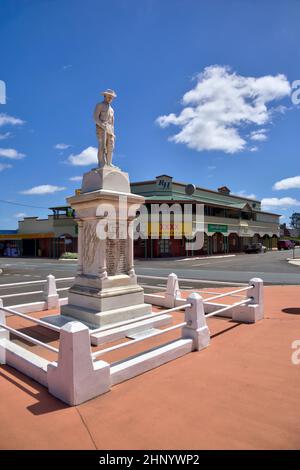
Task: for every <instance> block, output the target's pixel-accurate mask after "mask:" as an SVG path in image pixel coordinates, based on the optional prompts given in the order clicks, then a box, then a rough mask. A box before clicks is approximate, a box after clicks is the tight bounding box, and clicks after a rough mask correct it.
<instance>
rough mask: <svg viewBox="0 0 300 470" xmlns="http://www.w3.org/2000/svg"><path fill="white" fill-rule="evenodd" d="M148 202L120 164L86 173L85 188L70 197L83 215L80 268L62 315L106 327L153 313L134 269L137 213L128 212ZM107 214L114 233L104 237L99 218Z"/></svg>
mask: <svg viewBox="0 0 300 470" xmlns="http://www.w3.org/2000/svg"><path fill="white" fill-rule="evenodd" d="M143 202H144V198H143V197H142V196H138V195H135V194H132V193H131V191H130V184H129V177H128V174H127V173H124V172H122V171H121V170H120V169H119V168H116V167H110V166H104V167H103V168H97V169H94V170H91V171H90V172H88V173H86V174H85V175H84V176H83V182H82V188H81V193H80V194H79V195H76V196H72V197H70V198H68V203H69V204H70V205H71V207H72V208H73V209H75V212H76V219H77V221H78V268H77V275H76V277H75V281H74V284H73V285H72V287H71V288H70V290H69V300H68V304H67V305H64V306H62V308H61V315H63V316H66V317H71V319H74V318H75V319H78V320H80V321H83V322H85V323H88V324H90V325H92V326H94V327H101V326H104V325H109V324H113V323H116V322H121V321H124V320H127V319H132V318H136V317H140V316H144V315H148V314H149V315H150V314H151V305H149V304H145V303H144V290H143V288H142V287H141V286H139V285H138V283H137V277H136V274H135V271H134V262H133V236H128V231H129V234H131V235H132V233H133V224H132V221H133V219H134V215H133V216H132V217H130V216H129V215H128V213H129V214H130V213H132V214H133V213H134V212H135V211H133V209H134V208H133V207H132V206H133V205H137V206H136V207H135V209H137V207H139V206H140V205H141V204H143ZM104 205H105V206H104ZM106 205H107V211H106V210H105V209H106ZM111 208H113V211H114V212H115V214H116V217H113V215H112V213H111V212H110V209H111ZM130 208H131V209H132V210H131V211H130ZM106 214H107V217H106ZM105 220H106V222H107V221H109V224H108V230H109V231H110V236H109V237H107V238H106V239H102V238H101V237H100V238H99V223H100V224H101V223H102V224H103V223H104V222H105ZM104 225H105V224H104ZM104 225H102V227H104ZM106 228H107V225H106ZM97 231H98V234H97ZM126 232H127V233H126ZM113 234H115V238H112V236H113Z"/></svg>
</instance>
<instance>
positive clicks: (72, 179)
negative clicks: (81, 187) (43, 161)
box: [69, 176, 82, 181]
mask: <svg viewBox="0 0 300 470" xmlns="http://www.w3.org/2000/svg"><path fill="white" fill-rule="evenodd" d="M69 180H70V181H82V176H71V178H69Z"/></svg>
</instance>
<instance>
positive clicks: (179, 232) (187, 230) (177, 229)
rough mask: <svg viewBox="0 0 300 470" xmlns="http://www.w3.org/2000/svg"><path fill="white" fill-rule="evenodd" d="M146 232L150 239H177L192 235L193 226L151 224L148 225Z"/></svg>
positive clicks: (172, 223) (188, 224)
mask: <svg viewBox="0 0 300 470" xmlns="http://www.w3.org/2000/svg"><path fill="white" fill-rule="evenodd" d="M148 232H149V235H150V236H152V237H167V238H169V237H179V238H181V237H182V236H183V235H186V236H192V235H193V224H192V223H190V222H185V223H183V222H171V223H161V222H152V223H149V224H148Z"/></svg>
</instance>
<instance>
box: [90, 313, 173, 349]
mask: <svg viewBox="0 0 300 470" xmlns="http://www.w3.org/2000/svg"><path fill="white" fill-rule="evenodd" d="M171 321H172V315H160V316H159V317H155V318H151V317H150V318H147V319H146V320H140V321H138V318H137V321H136V322H134V323H130V324H129V325H120V326H118V327H115V328H111V329H109V330H108V329H106V330H104V331H100V332H98V333H91V343H92V345H93V346H99V345H100V344H103V343H109V342H111V341H116V340H118V339H121V338H125V337H126V336H128V335H130V334H131V333H137V332H142V331H145V330H149V329H150V328H154V327H155V328H156V327H159V326H165V325H167V324H169V323H170V322H171ZM112 326H113V325H112Z"/></svg>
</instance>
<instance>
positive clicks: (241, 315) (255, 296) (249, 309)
mask: <svg viewBox="0 0 300 470" xmlns="http://www.w3.org/2000/svg"><path fill="white" fill-rule="evenodd" d="M249 286H254V287H253V289H249V290H248V291H247V298H248V299H251V302H249V303H248V304H247V305H242V306H240V307H235V308H233V309H232V320H233V321H237V322H244V323H255V322H257V321H259V320H262V319H263V318H264V283H263V280H262V279H260V278H259V277H254V278H252V279H250V281H249Z"/></svg>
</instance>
